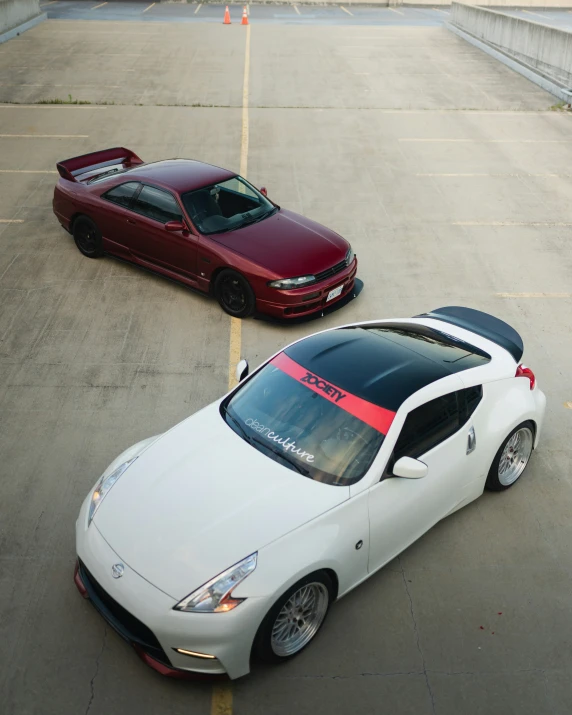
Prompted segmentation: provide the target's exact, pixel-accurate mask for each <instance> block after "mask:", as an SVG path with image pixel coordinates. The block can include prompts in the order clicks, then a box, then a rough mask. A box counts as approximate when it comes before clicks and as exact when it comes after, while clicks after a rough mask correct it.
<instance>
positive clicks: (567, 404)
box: [564, 402, 572, 410]
mask: <svg viewBox="0 0 572 715" xmlns="http://www.w3.org/2000/svg"><path fill="white" fill-rule="evenodd" d="M564 407H566V408H567V409H568V410H572V402H565V403H564Z"/></svg>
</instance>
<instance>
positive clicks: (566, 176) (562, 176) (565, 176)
mask: <svg viewBox="0 0 572 715" xmlns="http://www.w3.org/2000/svg"><path fill="white" fill-rule="evenodd" d="M355 74H358V73H357V72H356V73H355ZM415 176H437V177H460V178H473V177H478V176H481V177H483V176H490V177H494V178H497V179H508V178H515V179H521V178H523V177H534V178H538V179H570V178H572V174H526V173H524V174H415Z"/></svg>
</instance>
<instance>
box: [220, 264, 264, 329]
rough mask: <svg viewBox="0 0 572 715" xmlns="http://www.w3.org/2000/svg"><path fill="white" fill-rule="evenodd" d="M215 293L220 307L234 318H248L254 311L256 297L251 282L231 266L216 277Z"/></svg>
mask: <svg viewBox="0 0 572 715" xmlns="http://www.w3.org/2000/svg"><path fill="white" fill-rule="evenodd" d="M214 294H215V298H216V299H217V300H218V302H219V305H220V307H221V308H222V309H223V310H224V312H225V313H228V314H229V315H232V316H233V318H248V316H249V315H252V313H253V312H254V306H255V304H256V298H255V296H254V292H253V290H252V288H251V287H250V283H249V282H248V281H247V280H246V278H245V277H244V276H241V275H240V273H237V272H236V271H233V270H232V269H230V268H225V270H224V271H221V272H220V273H219V274H218V276H217V277H216V281H215V286H214Z"/></svg>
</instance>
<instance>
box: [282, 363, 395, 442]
mask: <svg viewBox="0 0 572 715" xmlns="http://www.w3.org/2000/svg"><path fill="white" fill-rule="evenodd" d="M272 365H275V366H276V367H277V368H279V369H280V370H282V372H284V373H286V375H289V376H290V377H292V378H294V380H297V381H298V382H301V383H302V384H304V385H305V386H306V387H307V388H308V389H309V390H312V391H313V392H316V393H317V394H318V395H320V396H321V397H323V398H324V399H325V400H329V401H330V402H333V404H334V405H337V406H338V407H340V408H341V409H342V410H345V411H346V412H349V414H350V415H353V416H354V417H357V418H358V420H361V421H362V422H365V423H366V424H367V425H369V426H370V427H373V428H374V429H375V430H377V431H378V432H381V434H383V435H386V434H387V432H388V430H389V428H390V426H391V423H392V422H393V418H394V417H395V412H391V410H386V409H385V408H383V407H379V405H374V404H372V403H371V402H368V401H367V400H362V398H361V397H356V396H355V395H352V394H350V393H349V392H347V391H346V390H342V389H341V388H340V387H337V385H334V384H333V383H331V382H327V381H326V380H324V379H322V378H321V377H320V376H319V375H316V374H315V373H313V372H310V371H309V370H306V368H305V367H302V366H301V365H298V363H297V362H295V361H294V360H292V358H289V357H288V355H286V353H280V354H279V355H277V356H276V357H275V358H274V360H272Z"/></svg>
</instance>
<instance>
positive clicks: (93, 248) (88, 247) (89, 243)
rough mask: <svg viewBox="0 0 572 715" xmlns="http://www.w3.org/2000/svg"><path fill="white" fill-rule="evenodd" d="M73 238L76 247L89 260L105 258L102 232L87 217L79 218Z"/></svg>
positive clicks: (74, 228)
mask: <svg viewBox="0 0 572 715" xmlns="http://www.w3.org/2000/svg"><path fill="white" fill-rule="evenodd" d="M73 238H74V241H75V245H76V246H77V247H78V248H79V250H80V251H81V252H82V253H83V255H84V256H87V257H88V258H100V257H101V256H103V241H102V239H101V231H100V230H99V229H98V228H97V226H96V224H95V223H94V222H93V221H92V220H91V219H90V218H88V217H87V216H78V217H77V218H76V220H75V221H74V223H73Z"/></svg>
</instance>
